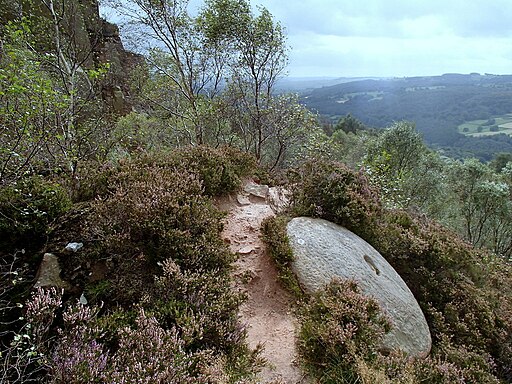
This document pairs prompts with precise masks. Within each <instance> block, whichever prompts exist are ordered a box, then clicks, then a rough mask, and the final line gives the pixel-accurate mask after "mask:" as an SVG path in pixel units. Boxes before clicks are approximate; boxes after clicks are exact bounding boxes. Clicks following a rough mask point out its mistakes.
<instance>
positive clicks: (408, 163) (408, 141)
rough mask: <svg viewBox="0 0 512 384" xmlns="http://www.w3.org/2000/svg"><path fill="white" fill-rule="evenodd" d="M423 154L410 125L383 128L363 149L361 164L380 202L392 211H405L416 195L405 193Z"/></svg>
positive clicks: (417, 137)
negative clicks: (396, 209) (378, 190)
mask: <svg viewBox="0 0 512 384" xmlns="http://www.w3.org/2000/svg"><path fill="white" fill-rule="evenodd" d="M426 153H427V147H426V146H425V144H424V143H423V140H422V138H421V135H420V134H419V133H418V132H416V129H415V127H414V125H413V124H411V123H407V122H404V121H402V122H398V123H395V124H393V125H392V126H391V127H389V128H387V129H386V130H385V131H384V132H383V133H381V134H380V135H379V136H377V137H376V138H375V140H373V141H372V142H370V143H369V145H368V146H367V154H366V157H365V158H364V160H363V164H364V167H365V170H366V172H367V174H368V175H369V177H370V179H371V181H372V183H373V184H375V185H377V186H378V187H379V189H380V190H381V193H382V196H383V199H384V200H385V202H386V203H387V204H388V205H390V206H392V207H401V208H403V207H407V206H408V205H409V200H410V199H411V196H413V195H415V194H417V193H418V192H419V191H418V190H414V191H409V192H410V193H409V194H407V193H406V191H405V189H406V186H407V184H410V183H411V182H412V180H413V179H414V178H415V177H417V172H416V171H417V170H418V168H419V164H420V163H421V161H422V159H423V158H424V157H425V155H426Z"/></svg>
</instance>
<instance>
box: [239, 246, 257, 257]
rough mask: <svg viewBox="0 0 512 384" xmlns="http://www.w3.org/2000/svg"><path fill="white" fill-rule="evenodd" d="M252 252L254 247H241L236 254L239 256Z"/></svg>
mask: <svg viewBox="0 0 512 384" xmlns="http://www.w3.org/2000/svg"><path fill="white" fill-rule="evenodd" d="M253 250H254V247H253V246H252V245H246V246H245V247H242V248H240V249H239V250H238V253H239V254H240V255H248V254H249V253H251V252H252V251H253Z"/></svg>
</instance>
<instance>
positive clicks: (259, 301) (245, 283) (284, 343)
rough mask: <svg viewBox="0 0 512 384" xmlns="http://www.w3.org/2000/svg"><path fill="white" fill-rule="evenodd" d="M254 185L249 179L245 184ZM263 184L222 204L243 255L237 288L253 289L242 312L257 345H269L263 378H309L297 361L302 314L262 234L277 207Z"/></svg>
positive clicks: (231, 237)
mask: <svg viewBox="0 0 512 384" xmlns="http://www.w3.org/2000/svg"><path fill="white" fill-rule="evenodd" d="M248 186H249V188H248ZM254 187H255V186H254V184H251V183H249V184H248V185H247V184H246V188H245V190H246V191H248V190H253V188H254ZM258 188H259V187H257V189H258ZM259 189H260V190H256V192H255V194H249V193H248V192H245V193H244V194H241V195H238V197H233V198H231V199H229V200H225V201H223V202H221V203H220V204H219V205H220V208H221V209H222V210H226V211H228V212H229V213H228V216H227V218H226V221H225V227H224V231H223V234H222V235H223V238H224V239H225V241H226V242H228V243H229V245H230V248H231V250H232V251H233V252H235V253H238V254H239V255H240V256H239V259H238V261H237V262H236V263H235V267H236V269H235V272H234V274H235V284H236V288H237V289H241V290H244V291H245V292H247V295H248V300H247V301H246V302H245V303H244V305H242V307H241V310H240V317H241V320H242V322H243V323H244V324H246V325H247V332H248V342H249V345H250V347H251V348H256V346H257V345H258V344H261V345H263V347H264V350H263V353H262V357H263V358H265V359H266V361H267V366H266V367H265V368H264V369H263V370H262V372H261V373H260V377H259V381H258V382H260V383H271V382H273V383H286V384H297V383H306V379H305V378H304V375H303V374H302V372H301V370H300V369H299V368H298V367H297V351H296V347H295V329H296V325H297V320H296V318H295V316H294V314H293V313H292V310H291V305H292V298H291V296H290V295H289V294H288V293H287V292H286V291H285V290H284V289H283V288H282V287H281V285H280V284H279V282H278V279H277V271H276V268H275V266H274V264H273V263H272V261H271V259H270V257H269V255H268V254H267V252H266V250H265V245H264V243H263V241H262V240H261V238H260V236H261V232H260V227H261V223H262V221H263V220H264V219H265V218H267V217H269V216H272V215H274V212H273V211H272V209H271V207H270V205H269V202H268V198H264V196H265V189H264V187H263V188H259ZM258 196H259V197H258Z"/></svg>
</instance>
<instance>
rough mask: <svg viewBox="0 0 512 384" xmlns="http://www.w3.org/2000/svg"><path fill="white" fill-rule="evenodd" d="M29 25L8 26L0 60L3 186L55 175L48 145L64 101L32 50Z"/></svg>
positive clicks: (1, 169)
mask: <svg viewBox="0 0 512 384" xmlns="http://www.w3.org/2000/svg"><path fill="white" fill-rule="evenodd" d="M32 38H33V36H32V35H31V32H30V29H29V27H28V24H27V23H26V22H22V23H20V24H19V25H16V24H12V23H11V24H8V25H7V27H6V29H5V32H4V37H3V44H2V54H1V55H0V127H1V129H0V155H1V156H0V159H1V160H0V182H1V183H2V184H4V183H8V182H12V181H15V180H17V179H19V178H21V177H22V176H23V175H24V174H26V173H27V172H32V171H34V170H48V169H49V168H50V169H51V167H52V165H54V164H52V163H51V157H50V156H49V154H48V152H47V148H48V147H47V145H46V144H48V143H49V142H51V141H53V139H54V136H56V135H57V134H58V131H57V128H56V127H55V124H54V122H55V120H56V119H57V118H58V117H59V116H60V114H61V112H62V111H63V105H64V104H63V103H64V102H65V98H64V97H63V96H62V95H61V94H60V92H59V91H58V90H57V89H56V86H55V84H54V82H53V80H52V79H51V76H50V75H49V74H48V73H47V72H45V71H44V70H43V68H42V64H41V62H40V59H41V58H40V55H39V54H38V53H36V52H35V51H33V50H32V49H31V48H30V46H31V39H32Z"/></svg>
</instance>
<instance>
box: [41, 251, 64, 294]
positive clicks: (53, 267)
mask: <svg viewBox="0 0 512 384" xmlns="http://www.w3.org/2000/svg"><path fill="white" fill-rule="evenodd" d="M60 272H61V268H60V265H59V259H58V258H57V256H55V255H54V254H53V253H45V254H44V256H43V260H42V261H41V265H40V266H39V271H38V272H37V276H36V283H35V284H34V288H46V287H56V288H65V289H67V288H69V285H68V283H66V282H65V281H64V280H62V279H61V278H60Z"/></svg>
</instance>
